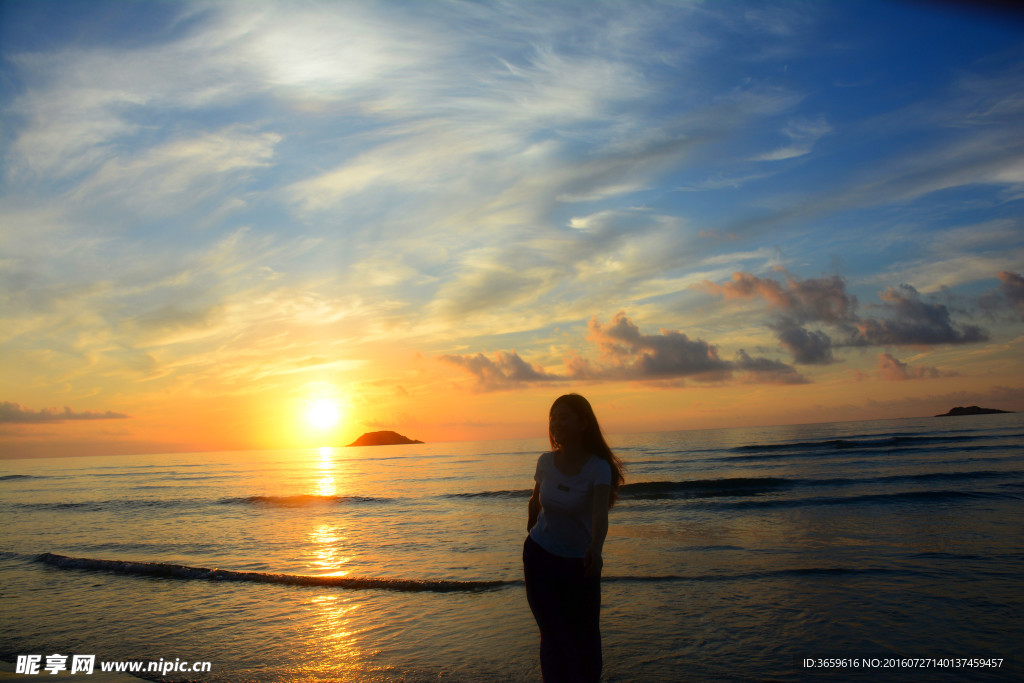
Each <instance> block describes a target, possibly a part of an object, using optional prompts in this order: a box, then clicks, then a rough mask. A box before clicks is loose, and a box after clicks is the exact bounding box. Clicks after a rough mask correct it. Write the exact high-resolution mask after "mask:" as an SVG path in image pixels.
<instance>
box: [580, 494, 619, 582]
mask: <svg viewBox="0 0 1024 683" xmlns="http://www.w3.org/2000/svg"><path fill="white" fill-rule="evenodd" d="M611 495H612V487H611V486H608V485H607V484H598V485H597V486H595V487H594V509H593V513H592V514H593V519H592V523H593V527H594V531H593V536H592V537H591V540H590V547H589V548H587V553H586V555H584V556H583V570H584V571H583V575H584V576H585V577H588V578H589V577H592V576H597V577H600V576H601V568H602V567H603V566H604V559H603V558H602V557H601V553H602V552H603V551H604V539H605V537H606V536H607V535H608V501H609V500H610V499H611Z"/></svg>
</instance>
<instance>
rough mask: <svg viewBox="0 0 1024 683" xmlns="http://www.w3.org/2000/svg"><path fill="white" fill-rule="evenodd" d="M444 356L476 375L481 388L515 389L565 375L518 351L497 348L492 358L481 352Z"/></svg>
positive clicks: (485, 389) (448, 360)
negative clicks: (555, 373) (551, 371)
mask: <svg viewBox="0 0 1024 683" xmlns="http://www.w3.org/2000/svg"><path fill="white" fill-rule="evenodd" d="M441 360H443V361H445V362H448V363H451V364H453V365H457V366H459V367H461V368H462V369H464V370H466V371H467V372H469V373H470V374H471V375H473V376H474V377H476V384H475V386H474V390H476V391H481V392H484V391H499V390H502V389H514V388H517V387H520V386H524V385H528V384H532V383H536V382H551V381H555V380H560V379H564V378H562V377H559V376H557V375H551V374H548V373H546V372H544V370H543V368H541V367H539V366H536V365H531V364H530V363H527V362H526V361H525V360H523V359H522V358H520V357H519V354H518V353H516V352H515V351H498V352H497V353H496V354H494V358H493V359H491V358H488V357H487V356H485V355H484V354H482V353H477V354H476V355H466V356H457V355H450V354H446V355H443V356H441Z"/></svg>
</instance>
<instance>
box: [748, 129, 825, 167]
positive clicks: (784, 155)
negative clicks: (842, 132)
mask: <svg viewBox="0 0 1024 683" xmlns="http://www.w3.org/2000/svg"><path fill="white" fill-rule="evenodd" d="M831 132H832V126H830V125H828V124H827V123H826V122H825V120H824V119H818V120H817V121H809V120H806V119H804V120H800V121H793V122H791V123H790V124H789V125H788V126H786V128H785V129H783V131H782V133H783V135H785V136H786V137H788V138H789V140H790V144H789V145H787V146H785V147H780V148H778V149H775V150H773V151H771V152H767V153H765V154H761V155H759V156H756V157H754V159H753V161H783V160H785V159H795V158H797V157H802V156H806V155H808V154H810V153H811V150H812V149H813V148H814V145H815V143H816V142H817V141H818V140H820V139H821V138H822V137H824V136H825V135H827V134H829V133H831Z"/></svg>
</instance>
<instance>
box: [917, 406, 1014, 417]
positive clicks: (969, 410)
mask: <svg viewBox="0 0 1024 683" xmlns="http://www.w3.org/2000/svg"><path fill="white" fill-rule="evenodd" d="M1012 412H1013V411H1012V410H996V409H995V408H979V407H978V406H967V407H966V408H964V407H963V406H957V407H956V408H951V409H950V411H949V412H948V413H943V414H942V415H936V416H935V417H956V416H958V415H994V414H996V413H1012Z"/></svg>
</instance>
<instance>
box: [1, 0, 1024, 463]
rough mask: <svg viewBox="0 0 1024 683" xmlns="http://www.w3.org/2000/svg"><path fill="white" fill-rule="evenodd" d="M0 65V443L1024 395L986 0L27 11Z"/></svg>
mask: <svg viewBox="0 0 1024 683" xmlns="http://www.w3.org/2000/svg"><path fill="white" fill-rule="evenodd" d="M0 56H2V59H3V67H2V69H3V74H4V76H3V78H2V79H0V102H2V106H3V120H4V126H3V133H2V135H0V141H2V142H0V144H2V147H3V161H2V163H3V175H2V183H3V186H2V191H0V225H2V228H0V283H2V284H0V297H2V298H0V301H2V304H0V362H2V372H0V375H2V377H0V450H2V452H3V453H2V454H3V456H7V457H12V456H13V457H20V456H61V455H76V454H108V453H109V454H118V453H124V454H127V453H144V452H184V451H196V450H241V449H256V448H306V447H321V446H336V445H341V444H344V443H348V442H351V441H352V440H354V438H355V437H357V436H358V435H359V434H361V433H363V432H366V431H371V430H383V429H394V430H398V431H400V432H401V433H403V434H408V435H410V436H412V437H414V438H416V439H421V440H424V441H428V442H434V441H444V440H464V439H488V438H511V437H543V436H545V434H546V432H545V429H546V420H545V411H546V410H547V407H548V405H549V404H550V402H551V400H552V399H553V398H554V397H555V396H557V395H558V394H561V393H565V392H567V391H578V392H580V393H583V394H586V395H587V396H588V398H590V399H591V401H592V402H593V403H594V404H595V406H600V408H601V411H600V412H601V413H602V415H607V416H608V417H607V418H604V420H603V424H604V426H605V428H606V429H607V431H609V432H610V433H613V434H614V433H622V432H634V431H653V430H672V429H691V428H704V427H733V426H743V425H760V424H778V423H804V422H821V421H833V420H856V419H869V418H882V417H913V416H924V415H932V414H937V413H940V412H944V411H946V410H948V409H949V408H950V407H952V406H956V405H972V404H974V405H985V406H990V407H994V408H1001V409H1005V410H1024V365H1022V361H1021V359H1022V358H1024V221H1022V218H1021V216H1022V215H1024V212H1022V198H1024V136H1022V135H1021V130H1022V127H1024V97H1022V95H1021V87H1020V84H1021V83H1024V33H1022V31H1021V25H1020V23H1019V22H1015V21H1006V20H1003V19H1002V17H1001V16H1000V14H999V12H998V10H994V9H993V10H979V11H971V10H969V9H968V8H967V7H966V5H964V6H960V5H958V4H957V3H926V2H908V3H900V2H891V3H870V2H869V3H810V4H807V5H800V6H799V7H798V6H796V5H793V4H790V3H778V4H772V3H760V2H758V3H746V2H722V3H717V2H715V3H703V2H630V3H591V2H564V3H563V2H559V3H527V2H508V3H491V2H456V1H452V2H421V3H401V4H399V3H394V2H378V3H365V2H327V3H301V2H300V3H272V2H264V3H248V2H210V3H206V2H195V3H193V2H165V3H128V2H95V3H94V2H90V3H70V2H69V3H65V2H45V3H42V2H29V1H20V2H19V1H14V2H6V3H4V4H3V5H2V6H0ZM325 437H330V438H329V439H326V441H325ZM328 441H329V442H328Z"/></svg>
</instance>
